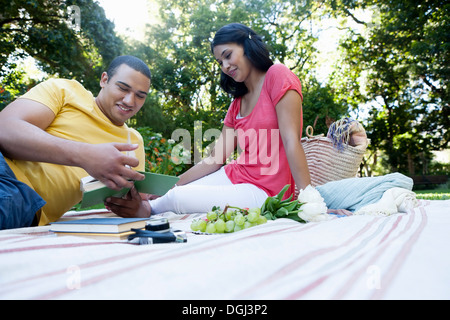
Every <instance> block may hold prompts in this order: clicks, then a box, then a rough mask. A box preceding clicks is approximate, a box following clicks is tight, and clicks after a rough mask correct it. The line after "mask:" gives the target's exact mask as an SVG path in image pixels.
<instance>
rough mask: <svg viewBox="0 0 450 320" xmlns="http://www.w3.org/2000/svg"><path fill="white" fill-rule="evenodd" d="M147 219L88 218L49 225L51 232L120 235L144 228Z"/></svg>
mask: <svg viewBox="0 0 450 320" xmlns="http://www.w3.org/2000/svg"><path fill="white" fill-rule="evenodd" d="M148 220H149V218H88V219H78V220H67V221H56V222H52V223H51V224H50V225H51V227H50V231H53V232H78V233H121V232H127V231H131V229H142V228H145V226H146V224H147V221H148Z"/></svg>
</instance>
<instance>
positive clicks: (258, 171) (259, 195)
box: [116, 23, 310, 216]
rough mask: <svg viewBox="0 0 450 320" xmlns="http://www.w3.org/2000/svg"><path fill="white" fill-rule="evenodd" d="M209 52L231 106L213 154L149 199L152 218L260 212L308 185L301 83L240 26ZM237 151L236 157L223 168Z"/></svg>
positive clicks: (222, 33)
mask: <svg viewBox="0 0 450 320" xmlns="http://www.w3.org/2000/svg"><path fill="white" fill-rule="evenodd" d="M211 50H212V52H213V54H214V57H215V59H216V60H217V62H218V63H219V64H220V66H221V68H222V73H221V86H222V88H223V89H224V90H225V91H226V92H228V93H229V94H231V95H233V97H234V100H233V102H232V103H231V105H230V107H229V110H228V113H227V115H226V117H225V122H224V126H223V129H222V133H221V135H220V137H219V139H218V141H217V142H216V144H215V147H214V150H213V151H212V153H211V155H210V156H209V157H207V158H205V159H204V160H203V161H201V162H199V163H197V164H196V165H195V166H194V167H192V168H191V169H190V170H188V171H186V172H185V173H184V174H182V175H181V176H180V180H179V182H178V183H177V187H175V188H173V189H172V190H170V191H169V192H168V193H167V194H166V195H164V196H162V197H160V198H158V199H155V200H151V201H149V203H150V206H151V213H153V214H158V213H163V212H167V211H172V212H175V213H198V212H207V211H209V210H211V208H212V207H213V206H220V207H221V208H224V207H225V206H226V205H227V204H229V205H232V206H238V207H249V208H252V207H260V206H261V205H262V204H263V202H264V201H265V199H266V198H267V197H268V196H274V195H276V194H278V193H279V192H280V190H281V189H282V188H283V187H284V186H285V185H287V184H290V185H291V187H290V189H289V190H288V192H286V194H285V197H288V196H290V194H291V193H293V192H294V189H295V184H297V186H298V188H299V189H304V188H305V187H306V186H307V185H308V184H310V176H309V171H308V165H307V162H306V157H305V153H304V151H303V148H302V145H301V142H300V139H301V132H302V99H303V97H302V92H301V84H300V80H299V79H298V78H297V76H295V75H294V74H293V73H292V72H291V71H290V70H289V69H288V68H287V67H286V66H284V65H282V64H273V62H272V60H271V59H270V57H269V52H268V50H267V49H266V46H265V45H264V43H263V42H262V40H261V37H260V36H259V35H257V34H256V33H255V32H254V31H252V30H251V29H250V28H248V27H246V26H244V25H242V24H236V23H233V24H229V25H227V26H225V27H223V28H221V29H220V30H219V31H218V32H217V34H216V35H215V37H214V40H213V42H212V44H211ZM237 148H239V149H240V150H242V152H241V153H240V155H239V156H238V158H237V159H236V160H234V161H231V162H230V163H228V164H225V163H226V160H227V159H228V158H229V157H230V156H231V155H232V154H233V152H234V151H235V150H236V149H237ZM147 206H148V203H146V204H145V206H144V205H140V208H139V210H138V215H143V216H148V214H149V213H148V209H146V207H147ZM145 209H146V210H145ZM139 212H140V213H139ZM116 213H118V214H120V213H119V212H117V211H116Z"/></svg>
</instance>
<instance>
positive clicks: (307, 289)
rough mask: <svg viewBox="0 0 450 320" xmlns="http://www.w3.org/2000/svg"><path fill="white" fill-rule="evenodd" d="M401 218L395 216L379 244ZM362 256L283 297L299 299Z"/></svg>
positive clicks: (351, 281)
mask: <svg viewBox="0 0 450 320" xmlns="http://www.w3.org/2000/svg"><path fill="white" fill-rule="evenodd" d="M401 219H402V216H399V217H397V219H396V221H395V222H394V224H393V225H392V227H391V228H390V230H389V231H388V232H387V233H386V234H385V235H384V237H383V238H382V239H381V241H380V244H381V243H383V242H384V241H385V240H386V239H387V238H388V237H389V235H390V234H391V233H392V231H393V230H395V229H396V228H397V226H398V224H399V222H400V220H401ZM363 256H364V254H360V255H358V256H357V257H355V258H354V259H352V260H350V261H349V263H348V264H346V265H344V266H342V267H341V268H340V269H338V270H334V271H333V273H329V274H327V275H325V276H322V277H320V278H319V279H318V280H315V281H313V282H312V283H311V284H309V285H307V286H306V287H305V288H302V289H300V290H299V291H296V292H294V293H292V294H290V295H289V296H287V297H286V298H285V299H287V300H292V299H300V298H301V297H302V296H304V295H305V294H307V293H309V292H310V291H312V290H314V289H316V287H318V286H319V285H321V284H322V283H324V282H325V280H327V279H328V278H330V277H331V276H333V275H336V274H341V272H342V271H344V270H347V268H349V267H351V265H352V264H353V263H354V261H359V260H360V259H362V258H363ZM338 259H339V258H338ZM338 259H335V261H336V260H338ZM354 278H355V277H354ZM353 281H355V280H354V279H353V280H350V281H347V285H351V284H353V283H354V282H353Z"/></svg>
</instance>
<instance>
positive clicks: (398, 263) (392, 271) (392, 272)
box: [371, 207, 428, 300]
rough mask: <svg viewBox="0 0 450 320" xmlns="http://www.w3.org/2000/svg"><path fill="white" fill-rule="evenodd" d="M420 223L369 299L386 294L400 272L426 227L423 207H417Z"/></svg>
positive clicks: (378, 297)
mask: <svg viewBox="0 0 450 320" xmlns="http://www.w3.org/2000/svg"><path fill="white" fill-rule="evenodd" d="M419 210H420V213H421V216H422V221H421V222H420V224H419V226H418V227H417V229H416V230H415V231H414V233H413V234H412V235H411V236H410V237H409V239H408V241H407V242H406V243H405V244H404V245H403V247H402V250H401V251H400V253H399V254H398V255H396V257H395V259H394V261H393V262H392V264H391V266H390V267H389V268H388V269H387V270H388V272H387V274H386V275H385V276H384V277H383V285H382V286H381V288H380V289H379V290H376V291H375V292H374V293H373V295H372V297H371V299H375V300H378V299H381V298H382V297H383V295H384V294H385V293H386V290H387V288H388V287H389V286H390V284H391V283H392V280H393V279H394V278H395V276H396V275H397V274H398V272H399V271H400V269H401V267H402V265H403V263H404V262H405V260H406V257H407V256H408V254H409V253H410V252H411V249H412V247H413V246H414V244H415V243H416V242H417V240H418V239H419V238H420V235H421V234H422V231H423V229H424V228H425V226H426V225H427V222H428V217H427V215H426V212H425V209H424V208H423V207H419Z"/></svg>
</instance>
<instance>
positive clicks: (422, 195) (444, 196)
mask: <svg viewBox="0 0 450 320" xmlns="http://www.w3.org/2000/svg"><path fill="white" fill-rule="evenodd" d="M414 192H415V193H416V196H417V199H424V200H449V199H450V189H449V188H442V189H441V188H439V189H433V190H415V191H414Z"/></svg>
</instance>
